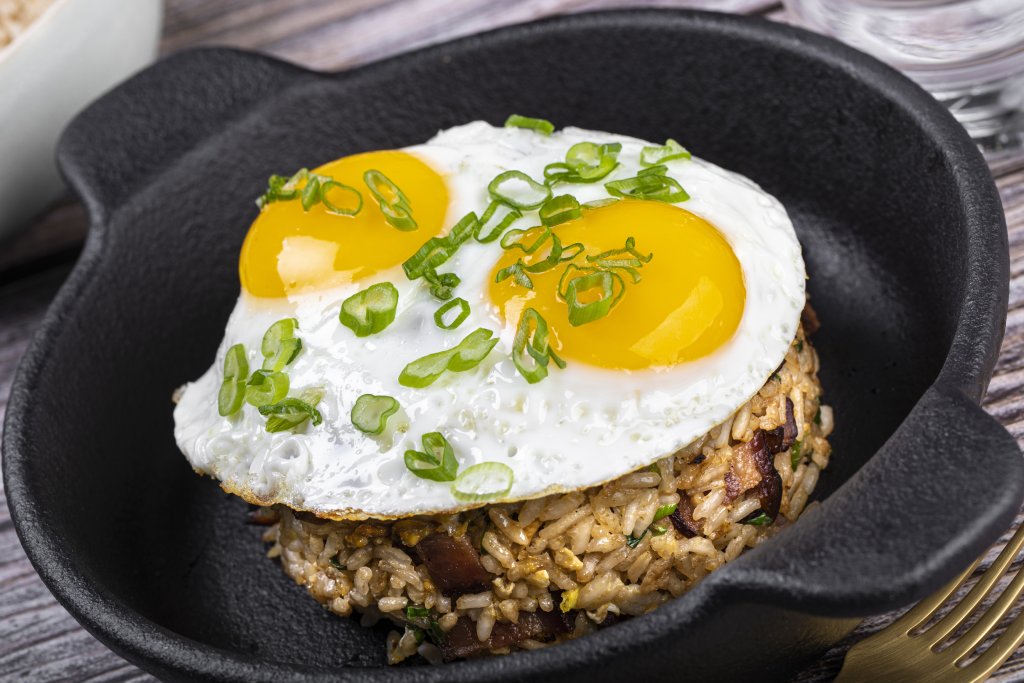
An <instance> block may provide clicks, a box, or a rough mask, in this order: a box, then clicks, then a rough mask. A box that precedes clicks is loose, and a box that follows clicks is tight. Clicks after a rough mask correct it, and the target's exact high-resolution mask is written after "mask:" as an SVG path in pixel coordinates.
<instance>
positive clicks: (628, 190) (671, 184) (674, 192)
mask: <svg viewBox="0 0 1024 683" xmlns="http://www.w3.org/2000/svg"><path fill="white" fill-rule="evenodd" d="M604 187H605V189H606V190H608V194H611V195H614V196H616V197H628V198H631V199H649V200H653V201H658V202H665V203H667V204H676V203H678V202H685V201H686V200H687V199H689V198H690V195H688V194H686V190H684V189H683V187H682V186H681V185H680V184H679V181H677V180H676V179H675V178H672V177H669V176H667V175H660V174H658V173H648V174H647V175H637V176H636V177H633V178H623V179H622V180H613V181H611V182H610V183H605V184H604Z"/></svg>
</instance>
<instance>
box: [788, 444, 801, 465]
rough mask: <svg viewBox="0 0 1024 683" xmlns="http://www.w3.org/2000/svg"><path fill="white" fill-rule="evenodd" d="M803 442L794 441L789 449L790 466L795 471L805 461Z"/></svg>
mask: <svg viewBox="0 0 1024 683" xmlns="http://www.w3.org/2000/svg"><path fill="white" fill-rule="evenodd" d="M803 449H804V447H803V442H801V441H794V442H793V445H792V446H790V448H789V464H790V467H792V468H793V469H794V470H795V469H796V468H797V467H799V466H800V461H801V460H803V457H804V454H803Z"/></svg>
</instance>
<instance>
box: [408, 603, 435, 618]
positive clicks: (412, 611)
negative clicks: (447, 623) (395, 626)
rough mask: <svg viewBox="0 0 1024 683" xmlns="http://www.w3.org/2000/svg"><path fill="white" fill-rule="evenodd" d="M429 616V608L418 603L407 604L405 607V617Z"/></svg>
mask: <svg viewBox="0 0 1024 683" xmlns="http://www.w3.org/2000/svg"><path fill="white" fill-rule="evenodd" d="M429 616H430V610H429V609H427V608H426V607H420V606H418V605H409V606H408V607H406V608H405V617H406V619H423V618H424V617H429Z"/></svg>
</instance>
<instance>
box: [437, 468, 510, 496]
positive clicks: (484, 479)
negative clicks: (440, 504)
mask: <svg viewBox="0 0 1024 683" xmlns="http://www.w3.org/2000/svg"><path fill="white" fill-rule="evenodd" d="M514 481H515V473H514V472H513V471H512V468H511V467H509V466H508V465H505V464H504V463H500V462H482V463H479V464H476V465H473V466H471V467H467V468H466V469H464V470H462V472H460V473H459V475H458V476H457V477H455V481H454V483H453V484H452V496H453V497H454V498H455V500H459V501H462V502H464V503H475V502H479V501H482V500H491V499H493V498H500V497H501V496H504V495H505V494H506V493H508V492H509V491H511V490H512V483H513V482H514Z"/></svg>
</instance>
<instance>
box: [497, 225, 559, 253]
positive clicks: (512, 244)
mask: <svg viewBox="0 0 1024 683" xmlns="http://www.w3.org/2000/svg"><path fill="white" fill-rule="evenodd" d="M535 230H539V231H540V235H539V236H538V237H537V239H535V240H534V241H533V242H532V243H530V244H527V243H526V240H525V239H524V238H526V237H527V236H528V235H530V234H531V233H533V232H534V231H535ZM554 234H555V233H553V232H551V229H550V228H548V227H546V226H541V225H538V226H537V227H534V228H529V229H528V230H509V231H508V232H506V233H505V235H504V236H503V237H502V238H501V242H500V244H501V248H502V249H506V250H507V249H519V250H520V251H522V252H523V253H526V254H532V253H533V252H535V251H537V250H538V249H540V248H541V246H542V245H543V244H544V243H545V242H547V241H548V240H550V239H551V238H552V237H554Z"/></svg>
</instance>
